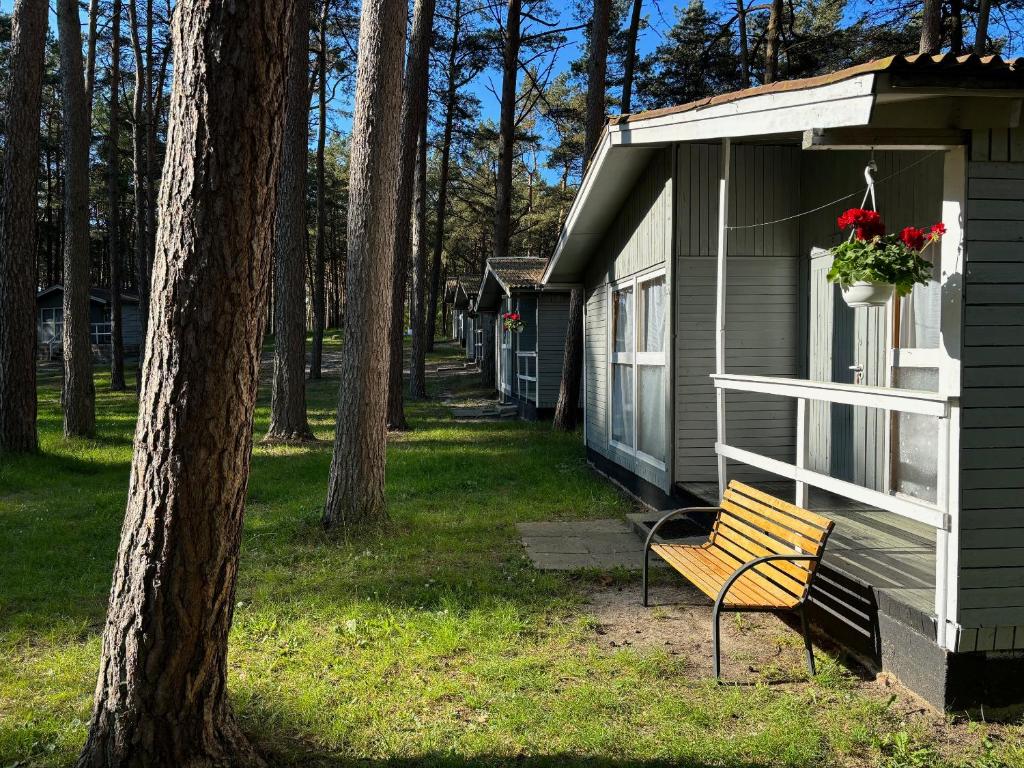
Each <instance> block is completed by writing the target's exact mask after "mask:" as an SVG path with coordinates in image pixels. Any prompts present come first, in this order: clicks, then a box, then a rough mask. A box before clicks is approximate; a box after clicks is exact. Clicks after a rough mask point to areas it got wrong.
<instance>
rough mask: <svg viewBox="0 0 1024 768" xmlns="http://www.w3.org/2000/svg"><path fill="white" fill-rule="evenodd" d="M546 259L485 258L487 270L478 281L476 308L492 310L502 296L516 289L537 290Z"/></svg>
mask: <svg viewBox="0 0 1024 768" xmlns="http://www.w3.org/2000/svg"><path fill="white" fill-rule="evenodd" d="M547 263H548V260H547V259H541V258H537V257H534V256H508V257H502V258H496V259H488V260H487V270H486V271H485V272H484V278H483V280H481V281H480V290H479V292H478V293H477V297H476V306H477V308H478V309H483V310H494V309H496V308H497V306H498V302H499V301H501V297H502V296H511V295H512V291H516V290H537V289H539V288H540V287H541V278H542V277H543V276H544V267H545V266H546V265H547Z"/></svg>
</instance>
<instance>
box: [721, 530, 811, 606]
mask: <svg viewBox="0 0 1024 768" xmlns="http://www.w3.org/2000/svg"><path fill="white" fill-rule="evenodd" d="M764 540H768V541H773V540H772V539H771V538H770V537H769V536H766V535H764V534H762V533H760V532H759V531H756V530H754V529H753V528H751V527H750V526H748V525H747V524H746V523H744V522H742V521H741V520H739V519H738V518H735V517H724V516H723V517H722V518H720V519H719V521H718V522H716V523H715V538H714V544H715V545H716V546H720V547H722V548H723V549H726V550H728V551H730V552H732V554H734V555H736V556H737V557H743V555H742V554H740V553H738V552H736V551H734V550H732V549H730V548H729V547H728V546H727V545H726V542H728V543H729V544H731V545H733V546H736V547H740V548H742V550H744V551H745V552H747V553H748V554H747V555H746V557H745V560H747V561H749V560H753V559H754V558H757V557H766V556H768V555H784V554H793V555H795V554H797V553H796V551H795V550H793V549H790V548H787V547H780V546H777V544H778V542H773V543H774V544H775V546H773V545H772V544H766V543H764ZM756 567H757V569H758V570H759V571H761V573H764V574H765V575H766V576H768V577H769V578H773V580H775V581H778V580H779V579H780V578H782V577H788V578H789V579H790V580H792V581H794V582H796V589H797V591H801V590H802V589H803V587H804V585H805V584H806V583H807V579H808V577H809V576H810V571H808V570H807V568H806V567H805V565H804V564H803V563H801V562H792V561H790V560H774V561H772V562H770V563H764V564H762V565H759V566H756ZM776 574H777V576H776Z"/></svg>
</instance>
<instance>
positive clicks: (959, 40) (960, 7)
mask: <svg viewBox="0 0 1024 768" xmlns="http://www.w3.org/2000/svg"><path fill="white" fill-rule="evenodd" d="M949 52H950V53H952V54H954V55H955V56H959V55H960V54H961V53H963V52H964V4H963V0H949Z"/></svg>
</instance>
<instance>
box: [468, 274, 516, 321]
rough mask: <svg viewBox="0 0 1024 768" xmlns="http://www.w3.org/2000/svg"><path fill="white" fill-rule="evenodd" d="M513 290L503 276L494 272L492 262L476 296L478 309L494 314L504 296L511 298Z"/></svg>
mask: <svg viewBox="0 0 1024 768" xmlns="http://www.w3.org/2000/svg"><path fill="white" fill-rule="evenodd" d="M511 295H512V291H511V289H510V288H509V287H508V286H507V285H506V284H505V282H504V281H503V280H502V279H501V276H500V275H498V273H497V272H495V271H494V268H493V267H492V266H491V264H490V262H488V264H487V269H486V270H485V271H484V277H483V279H482V280H481V281H480V290H479V291H478V292H477V295H476V307H477V309H479V310H481V311H484V312H494V311H496V310H497V309H498V305H499V304H500V303H501V299H502V297H503V296H511Z"/></svg>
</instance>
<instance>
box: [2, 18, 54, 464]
mask: <svg viewBox="0 0 1024 768" xmlns="http://www.w3.org/2000/svg"><path fill="white" fill-rule="evenodd" d="M48 10H49V8H48V6H47V4H46V3H45V2H44V0H18V2H17V3H15V6H14V13H13V16H12V19H11V46H10V49H9V52H8V55H9V67H10V68H9V71H8V74H9V80H8V83H9V86H8V91H7V93H6V94H4V96H5V97H6V98H5V103H6V104H7V105H8V108H7V109H6V114H5V115H4V118H5V119H4V122H5V125H6V129H7V136H6V144H7V146H6V151H5V152H4V154H3V170H2V174H3V175H2V178H0V183H2V186H0V307H2V308H3V310H2V311H0V454H3V453H31V452H33V451H35V450H37V449H38V447H39V441H38V438H37V436H36V356H35V345H36V328H35V317H36V179H37V178H38V175H39V114H40V103H41V101H42V87H43V86H42V82H43V56H44V50H45V45H46V22H47V13H48ZM12 104H16V105H17V108H15V109H11V108H10V105H12Z"/></svg>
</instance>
